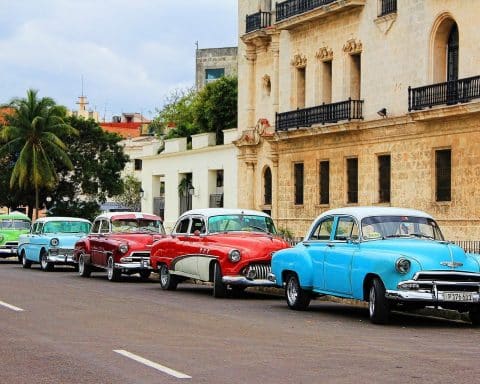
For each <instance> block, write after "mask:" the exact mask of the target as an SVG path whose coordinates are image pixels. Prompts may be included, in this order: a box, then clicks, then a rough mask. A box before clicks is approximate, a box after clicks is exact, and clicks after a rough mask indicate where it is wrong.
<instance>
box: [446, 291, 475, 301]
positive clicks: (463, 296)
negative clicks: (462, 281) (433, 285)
mask: <svg viewBox="0 0 480 384" xmlns="http://www.w3.org/2000/svg"><path fill="white" fill-rule="evenodd" d="M443 299H444V300H445V301H467V302H472V301H473V293H472V292H443Z"/></svg>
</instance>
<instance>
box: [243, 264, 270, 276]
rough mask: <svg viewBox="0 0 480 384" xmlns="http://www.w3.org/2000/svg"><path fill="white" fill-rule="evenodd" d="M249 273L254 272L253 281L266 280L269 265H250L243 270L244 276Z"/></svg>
mask: <svg viewBox="0 0 480 384" xmlns="http://www.w3.org/2000/svg"><path fill="white" fill-rule="evenodd" d="M251 271H255V279H262V280H266V279H267V275H268V274H269V273H270V272H271V268H270V264H259V263H256V264H250V265H249V266H248V267H247V268H245V270H244V273H245V276H247V275H248V273H249V272H251Z"/></svg>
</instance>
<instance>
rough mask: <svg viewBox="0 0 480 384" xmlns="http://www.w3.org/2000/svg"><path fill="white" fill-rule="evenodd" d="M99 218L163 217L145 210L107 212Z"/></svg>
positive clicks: (156, 218)
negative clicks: (144, 211)
mask: <svg viewBox="0 0 480 384" xmlns="http://www.w3.org/2000/svg"><path fill="white" fill-rule="evenodd" d="M97 219H108V220H118V219H150V220H160V221H162V219H161V217H159V216H157V215H154V214H153V213H143V212H107V213H102V214H101V215H98V216H97V217H96V218H95V220H97Z"/></svg>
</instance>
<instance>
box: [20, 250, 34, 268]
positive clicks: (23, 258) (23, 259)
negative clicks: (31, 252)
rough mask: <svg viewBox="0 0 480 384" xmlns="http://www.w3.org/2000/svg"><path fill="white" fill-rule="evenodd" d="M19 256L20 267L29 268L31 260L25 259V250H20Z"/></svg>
mask: <svg viewBox="0 0 480 384" xmlns="http://www.w3.org/2000/svg"><path fill="white" fill-rule="evenodd" d="M20 256H21V258H22V267H23V268H25V269H28V268H30V267H31V266H32V262H31V261H30V260H27V255H26V254H25V251H22V253H21V255H20Z"/></svg>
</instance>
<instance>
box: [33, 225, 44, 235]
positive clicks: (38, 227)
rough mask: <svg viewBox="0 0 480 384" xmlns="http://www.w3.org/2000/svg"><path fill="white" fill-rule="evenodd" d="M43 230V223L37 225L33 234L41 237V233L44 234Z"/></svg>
mask: <svg viewBox="0 0 480 384" xmlns="http://www.w3.org/2000/svg"><path fill="white" fill-rule="evenodd" d="M42 229H43V223H36V225H35V228H34V232H33V233H35V234H37V235H39V234H40V233H42Z"/></svg>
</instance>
